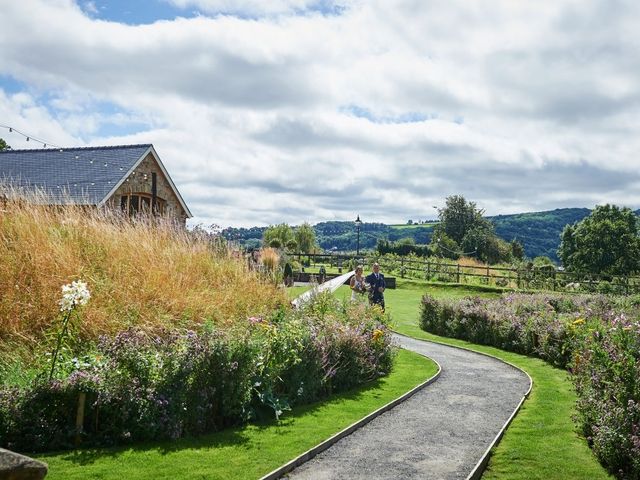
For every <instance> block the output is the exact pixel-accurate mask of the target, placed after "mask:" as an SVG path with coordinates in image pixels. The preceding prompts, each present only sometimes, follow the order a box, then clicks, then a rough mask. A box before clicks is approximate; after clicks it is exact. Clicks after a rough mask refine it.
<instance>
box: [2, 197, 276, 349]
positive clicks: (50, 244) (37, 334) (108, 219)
mask: <svg viewBox="0 0 640 480" xmlns="http://www.w3.org/2000/svg"><path fill="white" fill-rule="evenodd" d="M31 200H33V199H31ZM38 203H42V202H35V201H29V202H26V201H22V200H19V199H13V198H12V197H10V196H9V198H8V199H6V200H5V201H4V202H3V203H2V204H0V319H1V320H2V321H0V344H4V345H8V344H16V343H17V344H23V345H24V344H27V345H31V346H34V345H38V344H39V343H41V341H42V340H43V339H44V338H45V337H46V334H47V332H49V331H50V330H51V327H52V322H54V321H55V319H56V318H57V314H58V304H57V300H58V297H59V291H60V287H61V286H62V285H63V284H66V283H69V282H70V281H72V280H77V279H82V280H84V281H85V282H87V283H88V285H89V288H90V289H91V293H92V300H91V303H90V304H89V305H87V307H86V308H85V309H84V311H83V315H82V320H81V322H80V323H79V325H77V330H78V334H79V336H80V338H83V339H96V338H97V337H98V336H99V335H101V334H108V333H112V334H113V333H116V332H119V331H122V330H125V329H127V328H129V327H139V328H142V329H144V330H154V329H158V328H172V327H176V326H182V327H189V328H192V327H195V326H197V325H201V324H203V323H206V322H209V323H213V324H216V325H218V324H230V323H233V322H235V321H237V320H238V319H244V318H246V317H247V316H250V315H260V314H266V313H267V312H270V311H272V310H273V309H275V308H277V307H278V306H280V305H283V304H286V303H288V302H287V299H286V297H285V295H284V293H283V292H281V291H280V290H279V289H278V288H277V287H276V286H274V285H273V284H272V283H270V282H266V281H263V280H262V279H261V277H260V273H257V272H252V271H249V270H248V268H247V265H246V264H245V262H243V261H242V260H240V259H236V258H233V256H232V255H231V254H230V253H229V251H228V250H227V248H226V247H225V246H224V244H222V243H220V242H219V241H217V242H216V241H212V239H211V237H210V236H207V235H202V234H196V233H194V232H189V231H187V230H186V229H185V228H183V227H182V226H180V225H176V224H175V223H173V222H171V221H170V220H168V219H165V218H145V217H139V218H136V219H130V218H128V217H126V218H125V217H124V216H123V215H120V214H119V213H118V212H113V211H112V210H108V209H94V208H89V207H82V206H65V207H64V208H57V207H49V206H45V205H41V204H38Z"/></svg>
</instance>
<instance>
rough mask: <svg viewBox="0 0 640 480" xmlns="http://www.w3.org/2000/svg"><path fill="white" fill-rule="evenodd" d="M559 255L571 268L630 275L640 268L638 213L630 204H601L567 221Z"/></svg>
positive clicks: (569, 268)
mask: <svg viewBox="0 0 640 480" xmlns="http://www.w3.org/2000/svg"><path fill="white" fill-rule="evenodd" d="M560 238H561V243H560V248H559V249H558V256H559V257H560V259H561V260H562V263H563V265H564V267H565V268H566V269H567V270H569V271H586V272H590V273H596V274H604V275H628V274H631V273H636V272H638V271H640V238H639V237H638V221H637V217H636V216H635V214H634V213H633V211H631V209H629V208H626V207H624V208H620V207H618V206H616V205H609V204H607V205H598V206H596V208H595V209H594V210H593V212H591V215H589V216H588V217H586V218H585V219H583V220H582V221H580V222H577V223H574V224H573V225H567V226H566V227H565V229H564V230H563V232H562V235H561V237H560Z"/></svg>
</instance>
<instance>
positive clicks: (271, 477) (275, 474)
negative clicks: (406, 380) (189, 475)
mask: <svg viewBox="0 0 640 480" xmlns="http://www.w3.org/2000/svg"><path fill="white" fill-rule="evenodd" d="M434 361H435V360H434ZM436 365H438V371H437V372H436V373H435V374H434V375H433V376H432V377H431V378H429V379H427V380H425V381H424V382H422V383H421V384H419V385H416V386H415V387H413V388H412V389H411V390H409V391H408V392H407V393H405V394H403V395H401V396H399V397H398V398H396V399H395V400H392V401H390V402H389V403H387V404H386V405H383V406H382V407H380V408H379V409H377V410H375V411H373V412H371V413H370V414H369V415H367V416H366V417H363V418H362V419H360V420H358V421H357V422H355V423H352V424H351V425H349V426H348V427H347V428H345V429H343V430H341V431H339V432H338V433H336V434H335V435H333V436H331V437H329V438H328V439H326V440H325V441H324V442H321V443H319V444H318V445H316V446H315V447H313V448H311V449H310V450H307V451H306V452H304V453H303V454H301V455H299V456H297V457H296V458H294V459H293V460H291V461H290V462H287V463H285V464H284V465H282V466H280V467H278V468H276V469H275V470H273V471H272V472H270V473H268V474H267V475H265V476H264V477H262V478H260V480H275V479H278V478H280V477H282V476H283V475H285V474H286V473H289V472H291V471H292V470H293V469H295V468H296V467H298V466H300V465H302V464H303V463H305V462H308V461H309V460H311V459H312V458H313V457H315V456H316V455H318V454H319V453H321V452H324V451H325V450H326V449H328V448H329V447H331V446H332V445H333V444H335V443H336V442H338V441H339V440H341V439H343V438H344V437H346V436H347V435H351V434H352V433H353V432H355V431H356V430H357V429H359V428H361V427H363V426H364V425H366V424H367V423H369V422H370V421H371V420H373V419H374V418H376V417H379V416H380V415H382V414H383V413H384V412H387V411H389V410H391V409H392V408H394V407H395V406H397V405H399V404H400V403H402V402H404V401H405V400H406V399H408V398H409V397H411V396H412V395H414V394H415V393H416V392H418V391H420V390H422V389H423V388H425V387H426V386H427V385H431V384H432V383H433V382H435V381H436V380H437V379H438V377H439V376H440V373H442V367H441V366H440V364H439V363H438V362H436Z"/></svg>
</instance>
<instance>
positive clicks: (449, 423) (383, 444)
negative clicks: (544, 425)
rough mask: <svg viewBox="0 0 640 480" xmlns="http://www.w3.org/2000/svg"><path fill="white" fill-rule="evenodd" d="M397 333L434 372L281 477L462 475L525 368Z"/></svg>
mask: <svg viewBox="0 0 640 480" xmlns="http://www.w3.org/2000/svg"><path fill="white" fill-rule="evenodd" d="M396 339H397V341H398V343H399V344H400V345H401V346H402V347H403V348H407V349H409V350H412V351H414V352H418V353H421V354H423V355H426V356H428V357H430V358H432V359H434V360H436V361H437V362H438V363H440V365H441V367H442V374H441V376H440V378H438V380H437V381H436V382H434V383H433V384H431V385H429V386H428V387H426V388H425V389H423V390H421V391H419V392H418V393H416V394H415V395H413V396H412V397H410V398H409V399H408V400H406V401H405V402H403V403H401V404H400V405H398V406H397V407H395V408H393V409H392V410H390V411H388V412H386V413H384V414H382V415H381V416H379V417H377V418H376V419H374V420H372V421H371V422H370V423H368V424H366V425H365V426H364V427H362V428H361V429H359V430H357V431H355V432H354V433H353V434H351V435H349V436H348V437H345V438H343V439H342V440H340V441H339V442H337V443H336V444H335V445H333V446H332V447H330V448H329V449H327V450H325V451H324V452H322V453H320V454H319V455H317V456H316V457H315V458H313V459H312V460H310V461H309V462H307V463H305V464H303V465H301V466H300V467H298V468H297V469H295V470H294V471H292V472H291V473H289V474H288V476H287V477H286V478H292V479H313V480H322V479H332V480H333V479H358V478H362V479H373V478H376V479H398V478H402V479H407V478H420V479H430V478H433V479H461V478H462V479H464V478H466V477H467V476H468V475H469V473H471V471H472V470H473V467H474V466H475V465H476V463H477V462H478V461H479V460H480V458H481V457H482V455H483V453H484V452H485V451H486V450H487V448H488V447H489V445H490V444H491V442H492V441H493V439H494V438H495V436H496V435H497V434H498V432H499V431H500V429H501V428H502V426H503V425H504V424H505V422H506V421H507V420H508V418H509V416H510V415H511V414H512V412H513V411H514V410H515V408H516V407H517V406H518V403H519V402H520V400H521V399H522V397H523V396H524V395H525V393H526V392H527V390H528V389H529V377H528V376H527V375H525V374H524V373H522V372H521V371H519V370H517V369H515V368H513V367H511V366H509V365H507V364H505V363H502V362H500V361H499V360H495V359H493V358H490V357H486V356H484V355H480V354H477V353H473V352H469V351H465V350H460V349H457V348H453V347H448V346H445V345H439V344H436V343H431V342H425V341H421V340H415V339H411V338H407V337H402V336H396Z"/></svg>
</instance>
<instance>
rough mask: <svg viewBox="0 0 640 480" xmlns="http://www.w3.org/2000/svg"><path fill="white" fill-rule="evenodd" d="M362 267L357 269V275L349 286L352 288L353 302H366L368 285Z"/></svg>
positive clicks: (352, 278)
mask: <svg viewBox="0 0 640 480" xmlns="http://www.w3.org/2000/svg"><path fill="white" fill-rule="evenodd" d="M362 271H363V269H362V265H358V266H357V267H356V273H355V275H354V276H353V277H351V281H350V282H349V286H350V287H351V301H352V302H364V299H365V296H364V294H365V293H367V285H366V284H365V281H364V277H363V276H362Z"/></svg>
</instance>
